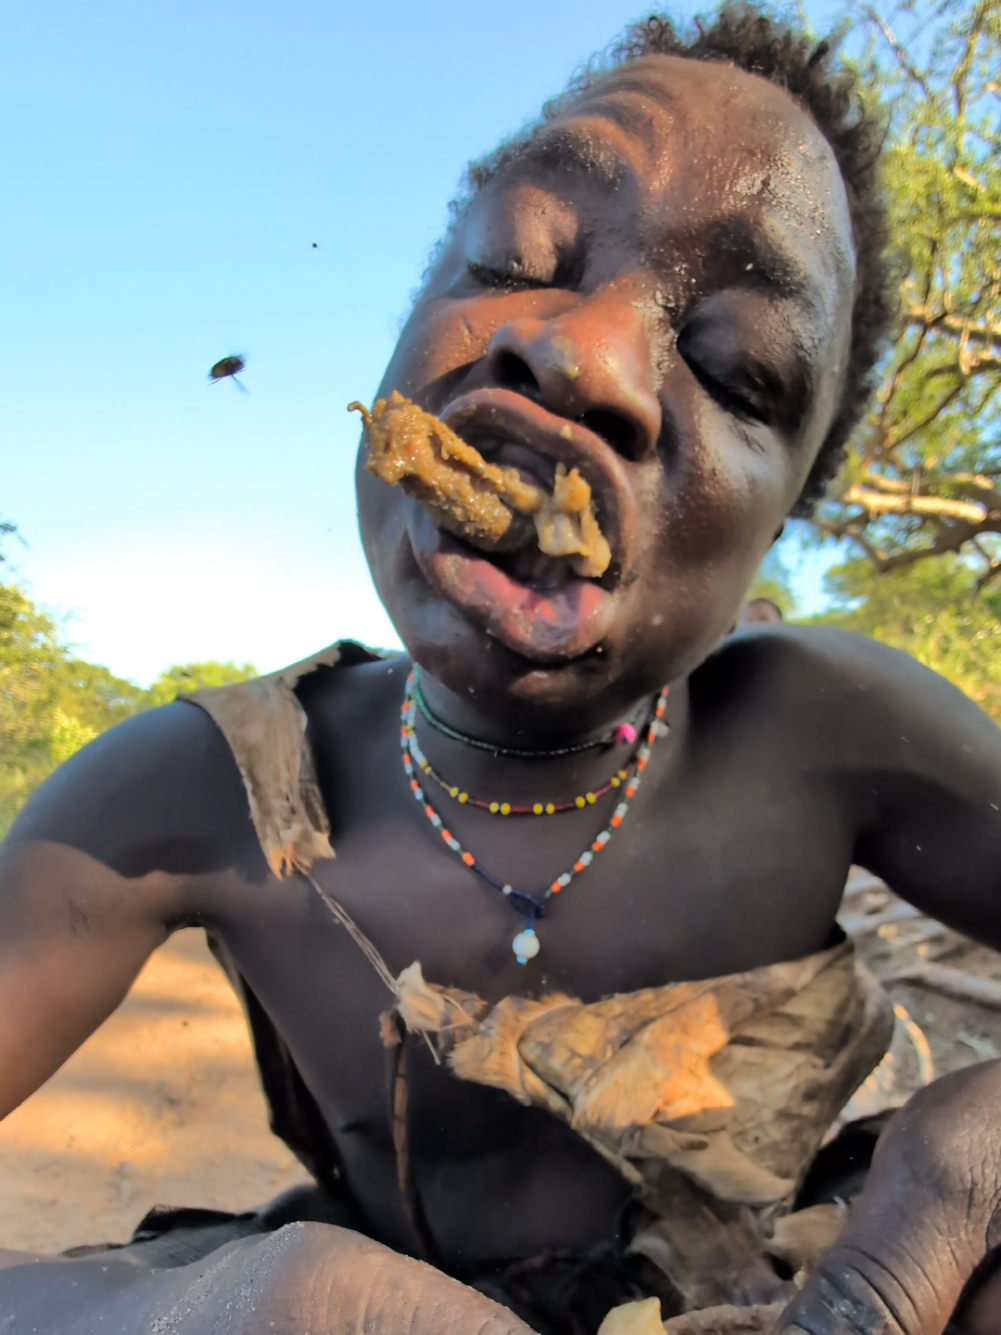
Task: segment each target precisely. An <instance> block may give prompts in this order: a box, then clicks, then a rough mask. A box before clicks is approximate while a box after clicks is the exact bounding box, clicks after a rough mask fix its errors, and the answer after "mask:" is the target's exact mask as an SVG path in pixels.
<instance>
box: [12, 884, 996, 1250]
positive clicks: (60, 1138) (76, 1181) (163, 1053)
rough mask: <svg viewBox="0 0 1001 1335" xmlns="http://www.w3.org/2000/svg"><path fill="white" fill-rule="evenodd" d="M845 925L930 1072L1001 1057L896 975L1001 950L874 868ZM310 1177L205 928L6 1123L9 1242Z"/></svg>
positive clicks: (980, 1034)
mask: <svg viewBox="0 0 1001 1335" xmlns="http://www.w3.org/2000/svg"><path fill="white" fill-rule="evenodd" d="M899 912H902V913H903V914H904V916H902V917H900V918H899V919H897V920H893V921H886V918H887V917H888V916H889V918H891V919H893V918H894V914H895V913H899ZM842 922H843V923H844V924H845V926H846V927H849V928H850V929H851V930H852V931H853V934H854V935H855V936H856V940H857V942H858V946H859V950H860V953H861V954H862V956H863V958H864V959H866V961H867V962H868V963H869V965H870V967H872V969H873V970H874V972H875V973H876V974H877V976H879V977H880V978H881V979H882V980H883V981H884V984H885V985H886V986H887V987H888V989H889V991H890V993H891V996H892V997H893V999H894V1000H895V1001H900V1002H903V1003H904V1005H906V1007H907V1010H908V1011H909V1013H910V1014H911V1016H912V1017H913V1018H914V1020H916V1021H917V1022H918V1024H920V1025H921V1026H922V1028H923V1029H924V1030H925V1032H926V1034H927V1038H928V1041H929V1046H930V1051H931V1055H932V1057H933V1059H934V1065H935V1070H936V1074H940V1075H941V1074H945V1072H947V1071H950V1070H955V1069H956V1068H957V1067H960V1066H966V1065H969V1064H971V1063H973V1062H976V1061H983V1060H986V1059H989V1058H993V1057H997V1056H998V1055H999V1052H1001V1009H996V1008H987V1007H983V1006H980V1005H977V1004H974V1003H971V1002H968V1001H957V1000H955V999H953V998H950V997H946V996H942V995H940V994H939V993H936V992H934V991H931V990H929V989H928V988H926V987H921V986H916V985H914V984H913V983H906V982H901V981H898V980H897V979H896V978H895V975H896V974H897V973H899V972H900V970H901V969H902V968H903V969H906V968H907V966H909V965H912V964H914V963H915V962H917V961H921V960H925V959H927V960H935V961H942V962H944V963H947V964H949V965H950V966H953V967H956V968H959V969H961V970H963V971H965V972H966V973H968V974H972V975H974V976H976V977H980V978H989V979H994V980H997V981H998V982H999V983H1001V955H999V954H997V953H996V952H994V951H990V950H985V949H983V948H981V947H978V946H974V945H973V943H972V942H970V941H968V940H967V939H966V938H964V937H961V936H959V935H958V934H957V933H955V932H950V931H947V930H946V929H945V928H943V927H942V926H941V925H940V924H938V923H935V922H933V921H932V920H930V919H928V918H924V917H920V916H919V915H916V914H914V913H913V911H910V910H906V909H904V908H903V906H902V905H901V904H900V901H899V900H897V899H896V898H895V897H894V896H893V895H891V894H890V893H889V891H888V890H887V889H886V887H885V886H882V885H881V884H880V883H878V882H873V880H872V878H871V877H867V876H866V875H865V874H864V873H861V874H860V875H859V876H858V877H856V879H855V881H854V882H849V887H848V891H847V893H846V898H845V906H844V909H843V912H842ZM910 1066H911V1068H912V1069H911V1070H910V1072H909V1073H907V1072H905V1071H904V1070H901V1072H900V1074H901V1076H902V1077H905V1078H904V1079H903V1080H902V1082H901V1083H902V1085H904V1086H906V1085H908V1084H910V1083H911V1081H910V1079H909V1078H907V1076H908V1074H909V1075H910V1076H913V1075H914V1074H915V1072H916V1069H917V1068H916V1066H915V1064H914V1063H913V1062H911V1063H910ZM905 1092H906V1089H905ZM304 1180H306V1175H305V1173H304V1172H303V1170H302V1169H301V1168H300V1167H299V1165H298V1164H297V1162H296V1161H295V1159H294V1158H293V1157H292V1155H291V1154H290V1153H289V1152H288V1151H287V1150H286V1149H285V1147H284V1146H283V1145H282V1144H281V1142H280V1141H278V1140H277V1139H276V1138H275V1137H274V1136H272V1135H271V1133H270V1131H269V1130H268V1126H267V1117H266V1112H265V1107H264V1099H263V1096H262V1094H261V1091H260V1088H259V1086H258V1082H257V1074H256V1070H255V1067H254V1061H253V1056H252V1054H251V1049H250V1042H249V1038H248V1036H247V1030H246V1026H245V1024H244V1020H243V1015H242V1012H241V1011H240V1008H239V1006H238V1004H237V1002H236V999H235V997H234V996H233V993H232V991H231V990H230V987H229V984H228V983H227V981H226V979H225V977H224V975H223V974H222V971H221V970H220V969H219V967H218V966H217V965H216V963H215V961H214V960H213V959H212V957H211V955H210V954H209V952H208V949H207V947H206V945H205V940H204V936H203V935H202V933H201V932H198V931H194V930H191V931H184V932H179V933H178V934H177V935H176V936H175V937H173V938H172V940H171V941H170V942H169V943H168V944H167V945H166V946H164V947H163V948H162V949H161V950H159V951H157V953H156V954H155V955H154V956H153V957H152V959H151V960H150V961H149V963H148V964H147V966H146V968H145V969H144V970H143V972H142V974H141V975H140V976H139V978H138V979H137V981H136V983H135V986H134V987H133V989H132V991H131V993H130V994H129V997H128V998H127V1000H126V1001H125V1003H124V1004H123V1005H122V1006H121V1007H120V1009H119V1010H118V1011H117V1012H116V1013H115V1015H113V1016H112V1017H111V1019H110V1020H108V1021H107V1023H106V1024H104V1025H103V1026H102V1028H101V1029H100V1030H98V1032H97V1033H96V1034H94V1035H93V1037H92V1038H91V1039H90V1040H89V1041H88V1042H87V1043H86V1044H85V1045H84V1046H83V1047H82V1048H81V1049H80V1051H79V1052H78V1053H76V1055H75V1056H74V1057H72V1058H71V1060H70V1061H68V1062H67V1063H66V1065H65V1066H64V1067H63V1068H62V1070H61V1071H59V1072H58V1073H57V1074H56V1075H55V1076H53V1078H52V1079H51V1080H50V1081H49V1082H48V1084H46V1085H45V1086H44V1087H43V1088H42V1089H40V1090H39V1091H38V1093H37V1094H35V1095H34V1096H33V1097H32V1098H30V1099H29V1100H28V1101H27V1102H26V1103H25V1104H23V1105H22V1107H20V1108H19V1109H18V1110H17V1111H16V1112H14V1113H12V1114H11V1116H10V1117H9V1118H7V1120H6V1121H5V1122H2V1123H0V1247H11V1248H23V1249H26V1250H31V1251H45V1252H55V1251H61V1250H63V1249H64V1248H67V1247H73V1246H77V1245H80V1244H82V1243H93V1242H98V1241H106V1242H117V1241H124V1240H125V1239H126V1238H128V1237H129V1236H130V1234H131V1233H132V1230H133V1229H134V1228H135V1225H136V1224H137V1223H138V1222H139V1220H140V1219H141V1218H142V1217H143V1215H144V1214H145V1213H146V1211H147V1210H148V1209H149V1208H150V1206H152V1205H154V1204H157V1203H162V1204H166V1205H197V1206H207V1207H211V1208H214V1209H223V1210H244V1209H247V1208H249V1207H251V1206H253V1205H257V1204H260V1203H261V1202H262V1201H265V1200H268V1199H269V1198H270V1197H272V1196H274V1195H276V1194H277V1193H278V1192H279V1191H282V1190H284V1188H286V1187H288V1186H291V1185H292V1184H293V1183H295V1182H298V1181H304Z"/></svg>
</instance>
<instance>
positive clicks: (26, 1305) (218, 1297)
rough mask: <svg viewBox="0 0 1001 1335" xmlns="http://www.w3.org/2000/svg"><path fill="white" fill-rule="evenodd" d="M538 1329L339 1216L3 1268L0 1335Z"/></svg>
mask: <svg viewBox="0 0 1001 1335" xmlns="http://www.w3.org/2000/svg"><path fill="white" fill-rule="evenodd" d="M150 1328H152V1329H157V1330H161V1331H163V1332H164V1335H167V1332H169V1335H301V1332H303V1331H309V1333H310V1335H469V1332H471V1331H472V1332H475V1335H531V1333H530V1331H529V1329H528V1327H527V1326H525V1325H524V1324H523V1323H522V1322H521V1321H519V1320H518V1318H517V1317H516V1316H514V1314H513V1313H511V1312H509V1311H507V1309H505V1308H503V1307H500V1306H498V1305H497V1303H494V1302H491V1301H490V1299H488V1298H484V1297H483V1296H482V1295H481V1294H479V1293H476V1292H475V1291H474V1290H472V1289H469V1288H467V1287H466V1286H465V1285H464V1284H459V1283H458V1282H457V1281H455V1280H453V1279H449V1278H448V1277H447V1276H446V1275H443V1274H441V1273H440V1272H439V1271H437V1270H434V1269H432V1268H431V1267H430V1266H428V1265H425V1264H424V1263H423V1262H421V1261H412V1260H410V1259H409V1258H408V1257H404V1256H398V1255H397V1254H396V1253H395V1252H392V1251H390V1250H389V1249H388V1248H387V1247H383V1246H381V1245H380V1244H379V1243H377V1242H372V1241H371V1240H370V1239H369V1238H365V1237H363V1236H362V1235H361V1234H359V1233H352V1232H350V1231H349V1230H347V1229H342V1228H336V1227H334V1226H333V1225H330V1224H290V1225H288V1226H287V1227H285V1228H283V1229H280V1230H279V1231H278V1232H277V1233H273V1234H270V1235H269V1236H267V1237H264V1238H245V1239H243V1240H242V1241H239V1242H234V1243H230V1244H229V1245H228V1246H226V1247H223V1248H220V1250H219V1251H218V1252H213V1253H212V1254H211V1255H209V1256H207V1257H206V1258H205V1259H204V1260H201V1261H198V1262H196V1263H194V1264H192V1265H188V1266H181V1267H179V1268H177V1269H174V1270H161V1271H148V1270H144V1269H142V1268H141V1267H139V1266H136V1265H135V1264H133V1263H131V1262H129V1261H127V1260H114V1259H111V1258H110V1257H88V1258H86V1259H84V1260H78V1261H65V1260H55V1259H52V1258H45V1259H40V1260H38V1261H35V1262H34V1263H28V1264H14V1265H12V1266H10V1267H9V1268H8V1269H6V1270H0V1335H22V1332H24V1333H25V1335H27V1332H29V1331H32V1330H38V1331H43V1330H44V1331H45V1332H47V1335H137V1332H140V1331H146V1330H149V1329H150Z"/></svg>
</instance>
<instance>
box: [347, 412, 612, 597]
mask: <svg viewBox="0 0 1001 1335" xmlns="http://www.w3.org/2000/svg"><path fill="white" fill-rule="evenodd" d="M348 408H349V409H350V410H352V411H354V410H357V411H358V412H360V413H361V415H362V419H363V421H364V424H365V427H364V430H365V444H366V446H367V447H368V464H367V468H368V471H369V472H370V473H371V474H372V475H373V477H377V478H379V479H380V481H382V482H388V483H389V484H390V486H399V487H401V488H402V489H403V491H405V492H406V493H407V495H408V496H413V497H414V499H415V500H417V501H419V502H420V504H421V505H423V506H424V508H425V509H426V510H427V511H428V513H429V514H430V515H431V517H432V519H433V520H434V521H435V523H436V524H437V525H438V526H439V527H440V528H444V529H447V530H448V531H449V532H450V533H454V534H455V535H456V537H459V538H463V539H464V540H465V541H466V542H468V543H470V544H471V545H472V546H474V547H479V548H481V549H482V550H484V551H492V552H504V551H515V550H517V549H518V548H521V547H527V546H528V545H529V544H530V543H531V542H532V541H533V539H534V540H535V541H536V542H538V545H539V549H540V551H542V552H544V553H545V555H546V556H553V557H561V556H562V557H567V558H568V560H569V563H570V568H571V569H572V570H573V572H574V574H576V575H581V576H583V577H584V578H587V579H598V578H599V577H600V576H602V575H603V574H604V573H605V571H606V570H607V569H608V566H609V563H610V561H611V559H612V553H611V549H610V547H609V545H608V542H607V540H606V538H605V536H604V534H603V533H602V531H601V529H600V528H599V526H598V520H597V519H596V517H595V513H594V506H593V505H592V503H591V488H590V486H589V485H588V483H587V482H586V481H585V479H584V478H583V477H581V475H580V473H579V472H578V470H577V469H576V468H571V469H570V470H569V471H568V470H567V468H566V466H565V465H564V464H557V466H556V477H555V480H554V483H553V494H552V495H551V496H549V495H547V494H546V492H545V491H544V490H543V489H542V487H538V486H536V485H535V484H534V483H532V482H526V481H525V480H524V479H523V478H522V476H521V474H520V473H519V472H518V470H517V469H516V468H502V467H499V466H497V465H496V464H491V463H488V462H487V461H486V460H485V459H484V458H483V456H482V455H481V454H480V452H479V451H478V450H476V449H474V448H473V446H472V445H467V444H466V442H465V441H464V440H462V439H461V438H460V437H459V436H457V435H456V434H455V432H454V431H452V430H451V428H450V427H447V426H446V425H445V423H444V422H439V420H438V419H437V418H436V417H432V415H431V414H430V413H427V412H425V411H424V409H423V408H419V407H418V406H417V404H416V403H412V402H411V401H410V400H409V399H405V398H404V397H403V395H402V394H400V393H399V392H398V391H397V390H394V391H393V393H392V394H391V395H390V397H389V399H378V400H377V401H376V404H375V406H374V407H373V409H372V411H371V412H369V411H368V409H367V408H366V407H365V406H364V405H363V404H361V403H357V402H355V403H351V404H349V405H348Z"/></svg>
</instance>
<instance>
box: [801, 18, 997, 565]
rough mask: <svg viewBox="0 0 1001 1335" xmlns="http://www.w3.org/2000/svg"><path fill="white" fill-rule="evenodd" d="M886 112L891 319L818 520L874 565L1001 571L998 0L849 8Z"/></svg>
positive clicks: (867, 70)
mask: <svg viewBox="0 0 1001 1335" xmlns="http://www.w3.org/2000/svg"><path fill="white" fill-rule="evenodd" d="M855 12H856V14H857V16H858V18H859V19H860V21H861V24H862V28H863V31H864V32H865V33H866V34H867V36H868V46H867V50H866V53H865V55H864V57H863V60H862V69H863V75H864V78H865V80H866V82H867V83H868V85H869V87H870V88H871V89H872V90H873V91H876V92H878V94H879V95H880V97H881V98H882V100H883V103H884V105H885V106H886V107H887V109H888V118H889V120H888V137H887V148H886V154H885V182H886V188H887V191H888V195H889V202H890V208H891V217H892V226H893V236H894V238H895V240H896V241H897V243H898V245H899V254H900V324H899V331H898V337H897V339H896V341H895V343H894V346H893V350H892V352H891V353H890V355H889V356H888V358H887V360H886V364H885V367H884V368H883V374H882V379H881V381H880V384H879V388H878V391H877V393H876V395H875V396H874V401H873V405H872V409H871V411H870V413H869V415H868V417H867V419H866V420H865V422H864V423H863V424H862V425H861V427H860V428H859V430H858V432H857V433H856V435H855V437H854V439H853V441H852V444H851V450H850V454H849V460H848V464H847V466H846V468H845V470H844V473H843V475H842V478H841V480H840V482H839V483H838V484H837V486H836V487H835V488H834V490H833V491H832V493H831V496H830V498H829V499H828V501H827V502H826V503H825V504H824V505H823V506H822V507H821V509H820V511H819V513H818V516H817V520H816V522H817V525H818V527H819V528H820V530H821V532H822V533H823V534H825V535H827V536H829V537H834V538H840V539H850V540H851V541H852V543H853V544H854V547H855V550H856V551H859V552H861V553H864V555H865V557H866V558H868V561H869V562H871V563H872V566H873V567H874V568H875V570H876V571H878V572H880V573H885V572H888V571H894V570H899V569H901V568H902V567H906V566H908V565H911V564H913V563H914V562H917V561H921V560H924V559H927V558H929V557H935V556H941V555H943V554H945V553H961V554H962V558H963V561H964V563H969V564H972V566H973V568H974V571H975V575H974V579H975V583H976V585H977V587H980V588H982V587H983V586H985V585H986V584H988V583H989V582H990V581H991V580H993V579H995V578H996V577H997V575H998V573H999V572H1001V536H999V535H1001V5H999V3H998V0H940V3H938V4H937V5H934V6H932V7H931V8H930V9H928V8H926V9H924V11H923V12H922V13H921V14H920V15H919V14H918V13H917V12H916V11H915V9H914V6H913V5H912V4H906V5H902V6H900V7H899V8H898V9H896V10H895V11H894V12H893V13H892V14H889V15H885V16H884V15H883V14H880V13H878V12H877V11H876V10H875V9H874V8H872V7H871V6H868V5H865V6H862V7H859V8H858V9H856V11H855Z"/></svg>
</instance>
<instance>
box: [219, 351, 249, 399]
mask: <svg viewBox="0 0 1001 1335" xmlns="http://www.w3.org/2000/svg"><path fill="white" fill-rule="evenodd" d="M246 365H247V362H246V358H244V357H223V358H221V360H219V361H217V362H216V364H215V365H214V366H213V367H212V369H211V371H209V379H210V380H211V381H212V383H213V385H215V384H218V383H219V381H220V380H225V379H227V377H228V378H229V379H230V380H232V382H233V384H234V385H238V386H239V388H240V389H242V390H243V392H244V394H248V393H249V392H250V391H249V390H248V389H247V386H246V385H245V384H244V383H243V381H242V380H237V378H236V377H237V376H238V375H239V373H240V372H241V371H242V370H243V368H244V367H245V366H246Z"/></svg>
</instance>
